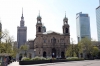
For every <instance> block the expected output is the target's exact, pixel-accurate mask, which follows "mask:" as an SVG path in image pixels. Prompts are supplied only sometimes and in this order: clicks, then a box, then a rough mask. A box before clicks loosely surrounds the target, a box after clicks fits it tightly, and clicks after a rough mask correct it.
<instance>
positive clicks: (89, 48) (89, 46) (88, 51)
mask: <svg viewBox="0 0 100 66" xmlns="http://www.w3.org/2000/svg"><path fill="white" fill-rule="evenodd" d="M78 46H79V54H81V53H82V54H85V58H92V56H95V55H96V54H97V53H98V51H99V50H98V48H97V47H94V45H93V42H92V41H91V40H90V39H88V38H83V39H82V40H81V41H80V42H79V43H78Z"/></svg>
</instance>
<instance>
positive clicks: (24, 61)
mask: <svg viewBox="0 0 100 66" xmlns="http://www.w3.org/2000/svg"><path fill="white" fill-rule="evenodd" d="M80 60H83V59H79V58H72V57H71V58H67V59H55V58H53V59H51V58H43V57H35V58H32V59H29V58H26V57H24V58H22V60H21V61H19V64H20V65H31V64H42V63H55V62H67V61H80Z"/></svg>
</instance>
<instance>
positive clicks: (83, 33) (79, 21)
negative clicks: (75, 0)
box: [76, 12, 91, 42]
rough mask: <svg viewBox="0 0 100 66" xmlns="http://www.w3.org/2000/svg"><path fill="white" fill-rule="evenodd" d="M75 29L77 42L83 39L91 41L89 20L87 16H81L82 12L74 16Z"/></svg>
mask: <svg viewBox="0 0 100 66" xmlns="http://www.w3.org/2000/svg"><path fill="white" fill-rule="evenodd" d="M76 27H77V40H78V42H79V41H80V40H81V39H82V38H85V37H87V38H89V39H91V33H90V18H89V16H88V14H83V13H82V12H80V13H77V14H76Z"/></svg>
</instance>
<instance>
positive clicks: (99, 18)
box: [96, 5, 100, 41]
mask: <svg viewBox="0 0 100 66" xmlns="http://www.w3.org/2000/svg"><path fill="white" fill-rule="evenodd" d="M96 22H97V36H98V41H100V5H99V6H98V7H97V8H96Z"/></svg>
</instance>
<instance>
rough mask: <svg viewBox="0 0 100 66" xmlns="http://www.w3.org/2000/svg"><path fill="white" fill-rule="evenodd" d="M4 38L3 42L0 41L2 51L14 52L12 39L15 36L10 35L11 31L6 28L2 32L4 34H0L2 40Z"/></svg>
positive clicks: (0, 50)
mask: <svg viewBox="0 0 100 66" xmlns="http://www.w3.org/2000/svg"><path fill="white" fill-rule="evenodd" d="M1 39H2V42H0V53H8V54H9V53H10V54H12V52H13V50H12V41H13V38H12V37H10V35H9V32H8V31H7V30H5V31H4V32H2V35H1V36H0V40H1Z"/></svg>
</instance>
